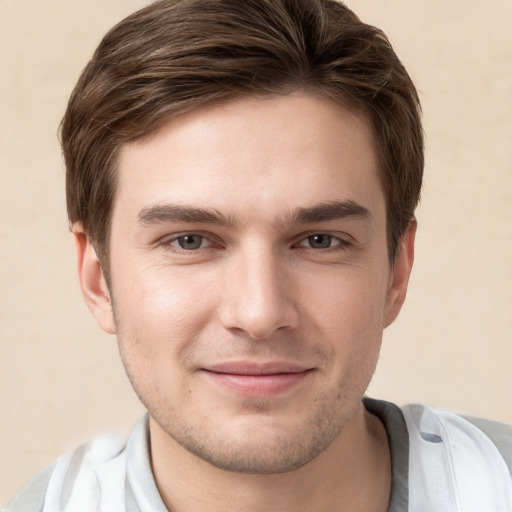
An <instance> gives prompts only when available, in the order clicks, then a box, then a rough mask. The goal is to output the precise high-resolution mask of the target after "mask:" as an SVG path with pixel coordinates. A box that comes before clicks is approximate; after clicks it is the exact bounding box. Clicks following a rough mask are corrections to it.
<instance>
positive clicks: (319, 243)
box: [309, 235, 331, 249]
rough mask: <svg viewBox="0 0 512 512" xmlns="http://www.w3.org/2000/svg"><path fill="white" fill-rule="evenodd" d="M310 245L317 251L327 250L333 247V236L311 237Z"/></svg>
mask: <svg viewBox="0 0 512 512" xmlns="http://www.w3.org/2000/svg"><path fill="white" fill-rule="evenodd" d="M309 244H310V245H311V247H314V248H316V249H327V248H329V247H330V246H331V236H330V235H312V236H310V237H309Z"/></svg>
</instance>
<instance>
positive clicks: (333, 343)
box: [80, 94, 410, 473]
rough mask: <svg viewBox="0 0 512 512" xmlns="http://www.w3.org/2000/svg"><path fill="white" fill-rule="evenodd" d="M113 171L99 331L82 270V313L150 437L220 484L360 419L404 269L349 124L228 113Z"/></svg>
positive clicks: (321, 109)
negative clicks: (210, 471)
mask: <svg viewBox="0 0 512 512" xmlns="http://www.w3.org/2000/svg"><path fill="white" fill-rule="evenodd" d="M118 172H119V188H118V190H117V196H116V200H115V204H114V210H113V217H112V231H111V245H110V258H111V259H110V268H111V293H112V295H113V304H114V311H115V321H114V320H113V319H112V318H111V316H110V310H109V308H108V307H107V306H106V305H105V301H104V300H103V299H101V298H98V297H100V296H101V294H102V293H104V292H105V285H104V283H100V284H97V283H98V279H99V278H98V276H99V273H98V272H97V270H96V271H95V272H96V273H94V272H92V271H91V272H89V273H90V274H91V275H92V274H94V276H95V278H94V279H96V281H95V284H94V286H95V287H96V288H95V293H96V299H95V300H96V303H95V304H92V305H91V301H90V299H89V305H90V306H91V309H92V310H93V312H94V313H95V315H96V317H97V318H98V320H99V321H100V324H101V325H102V326H103V327H104V328H105V329H106V330H108V331H111V332H116V333H117V336H118V341H119V347H120V353H121V356H122V359H123V362H124V365H125V367H126V371H127V373H128V376H129V378H130V380H131V382H132V384H133V387H134V389H135V390H136V392H137V394H138V395H139V397H140V399H141V400H142V402H143V403H144V404H145V406H146V407H147V409H148V411H149V413H150V415H151V418H152V420H151V421H152V428H153V429H154V430H155V431H156V430H159V431H160V432H161V433H163V435H164V436H166V437H167V439H168V441H169V443H171V444H172V443H177V445H180V446H181V447H184V448H185V449H186V450H188V452H191V453H194V454H196V455H198V456H199V457H200V458H202V459H203V460H206V461H208V462H210V463H212V464H213V465H215V466H217V467H220V468H224V469H228V470H232V471H241V472H250V473H274V472H283V471H289V470H291V469H294V468H297V467H300V466H302V465H304V464H305V463H307V462H308V461H310V460H312V459H313V458H314V457H315V456H316V455H318V454H319V453H321V452H322V451H323V450H325V449H326V448H327V447H328V446H329V445H331V443H332V442H333V441H334V440H335V439H336V438H337V437H338V436H339V434H340V432H342V430H343V428H344V426H345V424H346V423H347V422H348V421H349V420H350V418H351V417H352V416H353V415H354V413H355V411H356V410H358V408H359V407H360V401H361V398H362V396H363V394H364V392H365V390H366V387H367V385H368V383H369V381H370V378H371V376H372V374H373V372H374V369H375V365H376V361H377V358H378V353H379V348H380V344H381V336H382V331H383V328H384V327H385V326H386V325H387V324H388V323H390V322H391V321H392V320H393V319H394V317H395V316H396V314H397V312H398V309H399V307H400V305H401V302H402V300H403V295H404V294H405V286H406V282H407V276H408V272H409V270H410V262H406V263H401V261H402V260H401V259H400V258H401V256H400V255H399V257H398V260H397V261H398V263H397V264H395V267H393V266H391V265H390V263H389V261H388V259H387V248H386V211H385V199H384V196H383V192H382V189H381V186H380V184H379V180H378V163H377V158H376V151H375V148H374V142H373V138H372V134H371V130H370V128H369V125H368V123H367V122H366V119H365V118H364V116H362V115H359V114H357V113H353V112H351V111H349V110H347V109H345V108H343V107H342V106H340V105H338V104H336V103H334V102H332V101H331V100H328V99H322V98H319V97H313V96H307V95H299V94H294V95H289V96H281V97H270V98H263V99H258V98H252V99H243V100H237V101H234V102H231V103H228V104H225V105H220V106H219V105H217V106H212V107H208V108H205V109H202V110H198V111H195V112H192V113H190V114H186V115H183V116H181V117H177V118H175V119H174V120H172V121H171V122H169V123H168V124H167V125H165V126H164V127H163V128H162V129H161V130H160V131H159V132H158V133H157V134H156V135H154V136H152V137H151V138H149V139H146V140H142V141H139V142H135V143H133V144H130V145H128V146H126V147H124V148H123V149H122V150H121V153H120V156H119V167H118ZM82 253H83V255H84V256H83V261H84V262H85V264H84V265H83V267H84V268H87V258H89V259H90V260H91V261H92V259H93V258H94V256H93V255H92V249H91V248H90V246H89V245H88V242H84V243H83V248H82ZM402 259H403V258H402ZM80 261H82V260H80ZM95 268H96V269H97V267H95ZM83 274H84V275H86V274H87V272H85V271H84V272H83ZM89 280H90V281H91V279H89ZM82 281H87V277H84V276H82ZM82 285H83V286H84V284H83V283H82ZM86 286H87V285H86ZM94 286H91V288H93V287H94ZM86 295H87V293H86ZM90 295H91V294H90Z"/></svg>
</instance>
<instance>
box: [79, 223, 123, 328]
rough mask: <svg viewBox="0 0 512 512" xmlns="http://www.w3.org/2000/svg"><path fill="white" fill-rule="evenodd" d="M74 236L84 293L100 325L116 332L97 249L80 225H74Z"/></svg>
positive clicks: (80, 280)
mask: <svg viewBox="0 0 512 512" xmlns="http://www.w3.org/2000/svg"><path fill="white" fill-rule="evenodd" d="M73 236H74V239H75V250H76V258H77V269H78V280H79V282H80V288H81V289H82V295H83V296H84V299H85V302H86V304H87V306H88V308H89V310H90V311H91V313H92V314H93V315H94V317H95V318H96V321H97V322H98V324H99V326H100V327H101V328H102V329H103V330H104V331H105V332H107V333H109V334H115V332H116V329H115V322H114V314H113V311H112V307H111V303H110V295H109V290H108V287H107V283H106V281H105V276H104V274H103V269H102V267H101V263H100V260H99V259H98V256H97V255H96V250H95V249H94V247H93V246H92V244H91V241H90V240H89V238H88V236H87V235H86V234H85V233H84V231H83V229H82V227H81V226H80V225H78V224H77V225H75V226H73Z"/></svg>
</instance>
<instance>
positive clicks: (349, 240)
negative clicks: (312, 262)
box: [293, 230, 355, 251]
mask: <svg viewBox="0 0 512 512" xmlns="http://www.w3.org/2000/svg"><path fill="white" fill-rule="evenodd" d="M315 235H323V236H330V237H332V238H333V239H335V240H338V241H339V243H337V244H336V245H334V246H332V247H328V248H325V249H318V248H314V247H308V246H306V245H302V242H304V241H306V240H307V239H308V238H309V237H311V236H315ZM295 239H296V242H295V243H294V244H293V245H294V246H299V247H306V248H308V249H313V250H315V251H320V250H324V251H328V250H332V249H336V248H340V246H341V247H348V246H349V245H352V244H353V243H354V242H355V240H354V237H352V236H351V235H349V234H348V233H344V232H343V233H340V232H339V231H337V232H332V231H322V230H312V231H309V232H306V233H301V234H300V235H299V236H297V237H296V238H295Z"/></svg>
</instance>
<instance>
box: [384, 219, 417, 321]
mask: <svg viewBox="0 0 512 512" xmlns="http://www.w3.org/2000/svg"><path fill="white" fill-rule="evenodd" d="M416 227H417V222H416V219H414V218H413V219H411V220H410V221H409V226H408V227H407V230H406V231H405V233H404V234H403V236H402V238H401V239H400V242H399V245H398V249H397V255H396V259H395V261H394V263H393V268H392V270H391V276H390V280H389V286H388V292H387V297H386V309H385V312H384V327H387V326H388V325H390V324H391V323H393V321H394V320H395V318H396V317H397V316H398V313H399V312H400V309H401V308H402V304H403V303H404V301H405V296H406V294H407V285H408V283H409V276H410V275H411V270H412V264H413V262H414V239H415V236H416Z"/></svg>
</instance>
